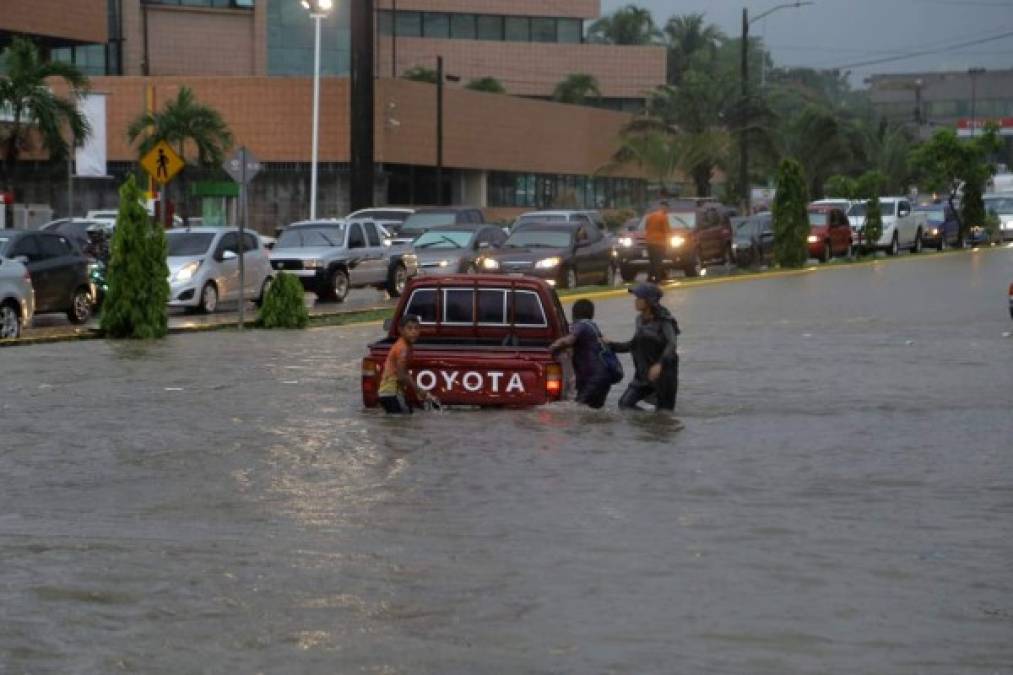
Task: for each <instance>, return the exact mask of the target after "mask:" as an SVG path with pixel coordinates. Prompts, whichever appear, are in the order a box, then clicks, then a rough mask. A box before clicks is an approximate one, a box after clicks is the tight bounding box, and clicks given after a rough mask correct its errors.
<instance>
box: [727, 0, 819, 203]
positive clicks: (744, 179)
mask: <svg viewBox="0 0 1013 675" xmlns="http://www.w3.org/2000/svg"><path fill="white" fill-rule="evenodd" d="M812 4H815V3H813V2H811V1H799V2H786V3H784V4H782V5H775V6H774V7H771V8H770V9H768V10H767V11H766V12H761V13H760V14H758V15H756V16H755V17H753V18H752V19H750V18H749V10H748V9H746V8H745V7H743V8H742V45H741V48H742V54H741V58H742V64H741V71H742V72H741V77H742V103H741V110H740V115H741V123H742V129H741V131H740V133H739V181H740V182H741V183H742V185H741V187H740V189H741V190H742V203H743V205H744V206H745V213H746V214H747V215H748V213H749V207H750V201H751V196H752V195H751V194H750V190H749V108H750V105H749V26H750V24H754V23H756V22H757V21H759V20H760V19H763V18H766V17H768V16H770V15H771V14H773V13H774V12H776V11H778V10H779V9H788V8H791V7H804V6H806V5H812Z"/></svg>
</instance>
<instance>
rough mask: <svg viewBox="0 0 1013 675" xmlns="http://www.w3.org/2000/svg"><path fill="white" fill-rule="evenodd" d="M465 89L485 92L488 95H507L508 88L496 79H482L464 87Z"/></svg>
mask: <svg viewBox="0 0 1013 675" xmlns="http://www.w3.org/2000/svg"><path fill="white" fill-rule="evenodd" d="M464 88H465V89H471V90H472V91H484V92H486V93H488V94H505V93H507V90H506V87H504V86H503V83H502V82H500V81H499V80H497V79H496V78H495V77H480V78H477V79H474V80H472V81H471V82H469V83H468V84H466V85H464Z"/></svg>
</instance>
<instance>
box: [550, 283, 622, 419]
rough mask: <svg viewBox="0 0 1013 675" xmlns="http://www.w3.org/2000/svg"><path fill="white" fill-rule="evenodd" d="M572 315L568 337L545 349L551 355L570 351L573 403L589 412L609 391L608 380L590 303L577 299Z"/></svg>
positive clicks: (600, 404)
mask: <svg viewBox="0 0 1013 675" xmlns="http://www.w3.org/2000/svg"><path fill="white" fill-rule="evenodd" d="M572 311H573V322H572V323H571V324H570V334H569V335H565V336H563V337H561V338H559V339H558V340H556V341H555V342H553V343H552V344H551V345H549V349H550V350H552V352H553V353H555V352H558V351H560V350H563V349H570V350H572V355H571V359H570V360H571V363H572V364H573V371H574V375H575V376H576V377H575V379H576V380H577V403H580V404H582V405H586V406H588V407H589V408H601V407H602V406H604V405H605V399H606V398H607V397H608V395H609V389H611V388H612V380H611V379H610V378H609V373H608V369H607V368H606V367H605V364H604V363H603V362H602V360H601V357H600V356H599V352H600V351H601V342H602V336H601V330H600V329H599V328H598V324H596V323H595V322H594V303H593V302H591V301H590V300H588V299H587V298H581V299H580V300H578V301H577V302H575V303H573V310H572Z"/></svg>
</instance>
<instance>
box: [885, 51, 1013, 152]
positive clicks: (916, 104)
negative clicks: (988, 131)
mask: <svg viewBox="0 0 1013 675" xmlns="http://www.w3.org/2000/svg"><path fill="white" fill-rule="evenodd" d="M866 82H867V83H868V84H869V96H870V98H871V99H872V104H873V106H875V108H876V110H878V111H879V112H880V113H881V114H883V115H884V116H886V117H887V118H888V119H891V120H893V121H896V122H902V123H905V124H910V125H911V126H912V127H914V128H917V129H918V131H919V133H920V135H921V136H923V137H926V136H928V135H930V134H931V133H932V131H933V130H934V129H937V128H939V127H951V128H955V129H957V130H958V133H960V134H961V135H962V136H970V135H971V133H972V131H971V130H972V128H974V127H977V128H979V129H980V128H981V127H983V126H984V125H985V124H986V123H987V122H988V121H994V122H996V123H997V124H999V125H1000V127H1001V128H1002V130H1003V131H1002V133H1003V137H1004V140H1005V144H1006V147H1005V151H1004V153H1003V156H1004V157H1003V161H1005V162H1006V163H1007V164H1009V163H1013V69H1007V70H985V71H981V72H977V71H970V72H969V71H966V70H965V71H952V72H930V73H902V74H895V75H873V76H872V77H870V78H868V79H867V80H866Z"/></svg>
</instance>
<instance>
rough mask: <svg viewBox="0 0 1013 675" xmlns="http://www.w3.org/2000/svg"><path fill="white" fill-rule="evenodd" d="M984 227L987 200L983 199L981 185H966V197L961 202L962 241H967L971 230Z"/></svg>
mask: <svg viewBox="0 0 1013 675" xmlns="http://www.w3.org/2000/svg"><path fill="white" fill-rule="evenodd" d="M982 182H984V181H982ZM984 226H985V200H983V199H982V198H981V183H977V184H971V183H965V184H964V196H963V197H962V198H961V200H960V237H961V241H967V239H968V237H969V236H970V234H971V228H974V227H984Z"/></svg>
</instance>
